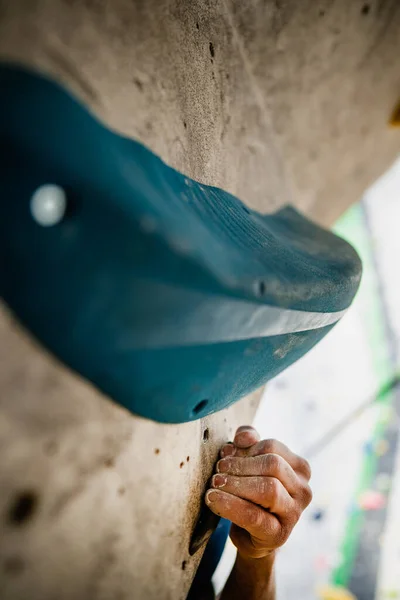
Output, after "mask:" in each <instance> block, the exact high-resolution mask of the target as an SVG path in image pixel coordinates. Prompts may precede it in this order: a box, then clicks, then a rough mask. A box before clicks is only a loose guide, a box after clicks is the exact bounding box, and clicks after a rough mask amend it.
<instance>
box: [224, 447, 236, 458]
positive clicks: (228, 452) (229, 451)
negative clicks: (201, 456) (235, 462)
mask: <svg viewBox="0 0 400 600" xmlns="http://www.w3.org/2000/svg"><path fill="white" fill-rule="evenodd" d="M234 454H235V446H234V445H233V444H227V445H226V446H224V447H223V448H222V450H221V457H222V458H224V457H225V456H233V455H234Z"/></svg>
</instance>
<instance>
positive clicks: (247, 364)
mask: <svg viewBox="0 0 400 600" xmlns="http://www.w3.org/2000/svg"><path fill="white" fill-rule="evenodd" d="M133 109H134V108H133ZM0 146H1V155H2V161H1V164H0V190H1V202H0V206H1V208H0V210H1V213H0V227H1V230H0V234H1V237H0V243H1V253H2V266H1V278H0V285H1V294H2V296H3V298H4V300H5V302H6V303H7V304H8V305H9V307H10V308H11V310H12V311H13V312H14V313H15V315H16V316H17V317H18V318H19V319H20V320H21V322H22V323H23V324H24V325H25V326H26V327H27V328H28V329H29V330H30V331H31V332H32V333H33V334H34V335H35V336H36V337H37V338H38V339H39V340H40V341H41V343H42V344H44V345H45V346H46V347H47V348H48V349H50V350H51V351H52V352H53V353H54V354H55V355H56V356H57V357H58V358H59V359H61V360H62V361H64V362H65V363H66V364H67V365H69V366H70V367H72V369H75V370H76V371H77V372H78V373H80V374H81V375H82V376H83V377H85V378H87V379H88V380H90V381H91V382H93V384H95V385H96V386H97V387H98V388H99V389H100V390H102V391H103V392H105V393H106V394H108V395H109V396H110V397H111V398H112V399H113V400H115V401H116V402H119V403H120V404H122V405H123V406H125V407H126V408H128V409H129V410H130V411H132V412H134V413H137V414H140V415H142V416H144V417H148V418H151V419H154V420H157V421H164V422H184V421H189V420H192V419H197V418H199V417H202V416H204V415H206V414H209V413H212V412H214V411H217V410H220V409H222V408H225V407H227V406H229V405H230V404H232V403H233V402H235V401H236V400H238V399H239V398H241V397H243V396H244V395H246V394H248V393H249V392H251V391H252V390H254V389H255V388H257V387H259V386H261V385H263V384H264V383H265V382H266V381H267V380H269V379H270V378H271V377H274V376H275V375H277V374H278V373H279V372H281V371H282V370H283V369H285V368H286V367H288V366H289V365H290V364H292V363H293V362H294V361H295V360H297V359H298V358H300V357H301V356H303V355H304V354H305V353H306V352H307V351H308V350H309V349H310V348H312V347H313V346H314V345H315V344H316V343H317V342H318V341H319V340H320V339H321V338H322V337H323V336H324V335H325V334H326V333H327V332H328V331H329V330H330V329H331V328H332V327H333V326H334V324H335V323H336V322H337V321H338V320H339V319H340V318H341V316H342V315H343V314H344V312H345V311H346V310H347V308H348V307H349V305H350V303H351V301H352V299H353V297H354V294H355V292H356V290H357V287H358V284H359V280H360V275H361V265H360V261H359V259H358V256H357V255H356V253H355V252H354V250H353V249H352V248H351V247H350V246H349V245H348V244H347V243H346V242H345V241H343V240H342V239H340V238H338V237H337V236H335V235H333V234H332V233H330V232H328V231H325V230H323V229H321V228H320V227H317V226H316V225H314V224H313V223H311V222H310V221H309V220H307V219H306V218H304V217H303V216H301V215H300V214H299V213H298V212H296V211H295V210H294V209H292V208H289V207H287V208H285V209H282V210H280V211H278V212H277V213H275V214H271V215H261V214H259V213H257V212H255V211H252V210H250V209H248V208H247V207H246V206H245V205H244V204H243V203H242V202H241V201H240V200H238V199H237V198H235V197H233V196H232V195H231V194H228V193H227V192H225V191H223V190H221V189H217V188H215V187H210V186H206V185H201V184H199V183H198V182H196V181H193V180H191V179H189V178H188V177H186V176H184V175H182V174H181V173H178V172H177V171H176V170H174V169H172V168H170V167H168V166H167V165H166V164H165V163H163V162H162V161H161V160H160V159H159V158H158V157H157V156H156V155H155V154H153V153H152V152H151V151H150V150H148V149H147V148H145V147H144V146H143V145H142V144H140V143H138V142H136V141H134V140H131V139H127V138H124V137H122V136H120V135H117V134H115V133H114V132H112V131H110V130H109V129H107V128H106V127H105V126H104V125H102V124H101V123H100V122H99V121H98V120H97V119H96V118H95V117H94V116H93V115H92V114H91V113H90V112H89V111H88V110H86V108H85V107H84V106H83V105H82V104H80V103H79V102H78V101H77V100H76V99H74V98H73V97H72V96H71V95H70V94H69V93H68V92H67V91H66V90H65V89H63V87H61V86H60V85H58V84H57V83H55V82H54V81H51V80H49V79H47V78H45V77H43V76H41V75H39V74H37V73H34V72H29V71H25V70H23V69H20V68H17V67H15V66H11V65H9V66H7V65H3V66H0Z"/></svg>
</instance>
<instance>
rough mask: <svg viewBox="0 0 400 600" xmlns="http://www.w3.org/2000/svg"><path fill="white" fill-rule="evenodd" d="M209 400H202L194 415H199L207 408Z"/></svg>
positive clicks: (195, 408) (197, 405)
mask: <svg viewBox="0 0 400 600" xmlns="http://www.w3.org/2000/svg"><path fill="white" fill-rule="evenodd" d="M207 404H208V400H201V401H200V402H199V403H198V404H196V406H195V407H194V409H193V414H194V415H198V414H199V413H201V412H202V410H203V409H204V408H205V407H206V406H207Z"/></svg>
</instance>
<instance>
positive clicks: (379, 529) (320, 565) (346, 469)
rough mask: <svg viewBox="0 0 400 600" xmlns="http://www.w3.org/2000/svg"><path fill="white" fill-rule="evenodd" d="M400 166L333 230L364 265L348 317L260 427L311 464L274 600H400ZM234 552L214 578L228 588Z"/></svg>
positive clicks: (267, 406)
mask: <svg viewBox="0 0 400 600" xmlns="http://www.w3.org/2000/svg"><path fill="white" fill-rule="evenodd" d="M399 228H400V160H398V161H397V162H396V163H395V164H394V165H393V167H392V168H391V169H390V170H389V171H388V172H387V173H386V174H385V175H384V176H383V177H382V178H381V179H380V180H378V181H377V182H376V183H375V184H374V186H373V187H372V188H370V189H369V191H368V192H367V193H366V194H365V196H364V197H363V199H362V200H361V201H360V202H359V203H358V204H356V205H355V206H353V207H352V208H351V209H350V210H348V212H347V213H346V214H345V215H344V216H343V217H342V218H341V219H340V221H339V222H338V223H337V224H336V226H335V228H334V229H335V231H336V233H338V234H339V235H341V236H342V237H344V238H346V239H347V240H348V241H349V242H351V243H352V244H353V245H354V247H355V248H356V249H357V251H358V252H359V254H360V256H361V258H362V261H363V268H364V270H363V279H362V283H361V287H360V290H359V292H358V295H357V297H356V300H355V302H354V304H353V306H352V308H351V310H349V312H348V313H347V315H346V316H345V317H344V318H343V319H342V321H341V322H340V323H339V324H338V326H337V327H336V328H334V330H333V331H332V333H330V334H329V335H328V336H327V337H326V338H325V339H324V340H323V341H322V342H321V343H320V344H318V345H317V346H316V347H315V348H314V349H313V350H312V351H311V352H309V354H307V355H306V356H305V357H304V358H303V359H302V360H300V361H298V362H297V363H295V364H294V365H293V366H292V367H291V368H289V369H288V370H287V371H285V372H284V373H283V374H282V375H280V376H279V377H277V378H276V379H275V380H274V381H272V382H271V384H269V385H268V387H267V389H266V392H265V394H264V398H263V401H262V403H261V405H260V408H259V410H258V413H257V416H256V421H255V426H256V427H257V429H258V430H259V431H260V433H261V436H262V437H264V438H265V437H267V438H269V437H273V438H277V439H279V440H281V441H283V442H285V443H286V444H287V445H288V446H290V447H291V449H292V450H294V451H295V452H297V453H299V454H301V455H302V456H305V457H306V458H307V459H308V460H309V461H310V463H311V466H312V469H313V477H312V480H311V485H312V488H313V492H314V499H313V502H312V504H311V505H310V507H309V508H308V509H307V511H306V512H305V514H304V515H303V517H302V519H301V520H300V522H299V524H298V525H297V527H296V529H295V531H294V533H293V534H292V536H291V538H290V540H289V542H288V543H287V544H286V545H285V547H284V548H283V549H282V550H281V552H280V554H279V558H278V570H277V579H278V595H277V598H278V600H293V599H294V598H296V599H299V600H315V599H318V600H350V599H353V598H356V599H357V600H389V599H394V598H399V599H400V445H399V443H398V439H399V435H400V385H398V377H399V372H400V265H399V263H400V230H399ZM234 556H235V550H234V548H233V546H232V544H231V543H230V542H228V544H227V547H226V549H225V553H224V556H223V560H222V561H221V563H220V565H219V567H218V569H217V571H216V573H215V576H214V583H215V585H216V587H217V590H219V589H221V587H222V585H223V582H224V580H225V578H226V576H227V573H228V572H229V570H230V567H231V564H232V563H233V560H234Z"/></svg>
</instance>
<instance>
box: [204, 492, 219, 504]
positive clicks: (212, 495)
mask: <svg viewBox="0 0 400 600" xmlns="http://www.w3.org/2000/svg"><path fill="white" fill-rule="evenodd" d="M216 500H218V492H217V490H207V492H206V496H205V501H206V504H207V505H210V504H213V503H214V502H215V501H216Z"/></svg>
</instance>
